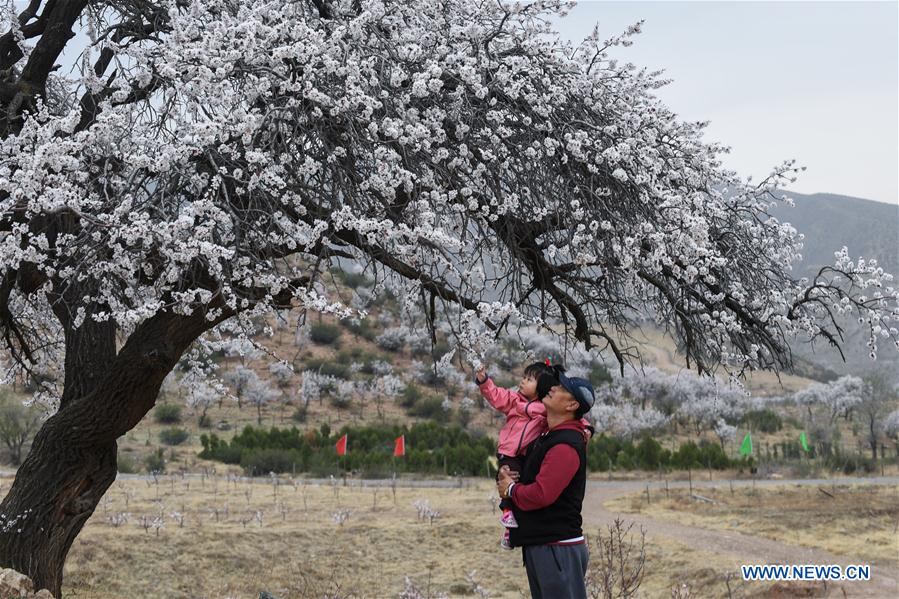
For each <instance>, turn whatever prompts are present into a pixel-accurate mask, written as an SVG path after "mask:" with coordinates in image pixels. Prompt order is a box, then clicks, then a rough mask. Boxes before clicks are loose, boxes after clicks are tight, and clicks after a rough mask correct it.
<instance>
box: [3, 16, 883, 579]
mask: <svg viewBox="0 0 899 599" xmlns="http://www.w3.org/2000/svg"><path fill="white" fill-rule="evenodd" d="M7 6H11V5H7ZM565 7H566V4H564V3H561V2H558V1H555V0H549V1H543V2H537V3H533V4H530V5H525V6H522V5H510V4H507V3H505V2H497V3H492V2H487V3H485V2H480V1H478V0H455V1H453V2H446V1H444V0H439V1H438V0H422V1H419V2H412V3H410V2H399V1H396V0H387V1H378V0H371V1H367V2H359V1H354V0H333V1H330V0H271V1H262V2H253V3H243V2H233V1H231V0H172V1H169V2H157V1H154V0H140V1H137V0H117V1H116V2H108V3H107V2H94V3H88V2H87V0H55V1H54V0H48V1H46V2H44V1H41V0H32V1H31V2H29V3H28V5H27V6H26V7H25V8H24V10H23V11H22V12H21V13H20V14H13V13H12V12H11V11H10V9H9V8H4V9H3V11H4V12H3V16H4V18H5V22H6V23H8V27H7V31H6V33H5V34H4V35H2V36H0V70H2V71H3V72H4V73H5V77H4V78H3V79H2V81H0V101H2V103H3V110H2V111H0V115H2V116H0V145H2V151H0V156H2V162H0V234H2V238H0V264H2V270H0V277H2V278H0V332H2V339H3V347H4V350H5V354H4V355H5V357H6V366H7V368H6V371H7V372H8V378H11V377H30V378H32V379H33V380H34V381H36V382H38V384H39V385H40V389H41V392H40V394H39V397H38V399H39V400H41V401H44V402H46V403H47V404H48V405H50V406H51V407H52V410H53V412H54V413H53V415H52V416H50V417H49V418H48V419H47V420H46V422H45V423H44V425H43V427H42V428H41V430H40V431H39V432H38V434H37V435H36V437H35V439H34V443H33V446H32V449H31V451H30V453H29V454H28V456H27V457H26V458H25V460H24V462H23V464H22V466H21V467H20V469H19V470H18V473H17V475H16V479H15V481H14V483H13V484H12V486H11V488H10V490H9V492H8V494H7V495H6V497H5V499H4V500H3V504H2V507H0V511H2V513H3V514H6V515H7V516H12V515H16V514H24V513H25V512H26V510H30V511H29V517H28V518H27V520H22V523H21V527H20V528H18V529H11V530H3V531H2V532H0V565H3V566H9V567H14V568H16V569H18V570H20V571H22V572H24V573H25V574H27V575H28V576H30V577H31V578H32V579H33V580H34V582H35V584H36V585H37V586H38V587H46V588H48V589H49V590H50V591H51V592H52V593H54V594H58V593H59V590H60V585H61V581H62V571H63V563H64V561H65V557H66V555H67V553H68V550H69V548H70V547H71V544H72V542H73V541H74V539H75V537H76V536H77V534H78V533H79V531H80V530H81V528H82V526H83V525H84V523H85V522H86V521H87V519H88V518H89V517H90V515H91V513H93V510H94V508H95V507H96V505H97V503H98V502H99V501H100V498H101V497H102V496H103V494H104V492H105V491H106V489H107V488H108V487H109V485H110V484H111V483H112V481H113V480H114V478H115V476H116V439H118V438H119V437H121V436H122V435H124V434H125V433H127V432H128V431H129V430H131V429H132V428H133V427H134V426H135V425H136V424H137V423H138V422H139V421H140V420H141V419H142V418H143V417H144V415H145V414H146V413H147V412H148V411H149V410H150V409H151V408H152V407H153V405H154V402H155V400H156V397H157V395H158V393H159V389H160V386H161V384H162V381H163V379H164V378H165V377H166V375H167V374H168V373H169V372H170V371H171V370H172V368H173V367H174V366H175V365H176V364H177V363H178V361H179V359H180V358H181V356H182V354H184V352H185V351H187V350H188V348H190V347H191V345H193V344H195V343H206V342H210V341H211V340H214V338H215V335H216V334H218V333H220V332H221V329H222V327H231V328H232V329H233V330H235V331H239V330H249V329H251V328H252V329H254V330H255V326H254V325H253V322H254V319H257V318H258V317H264V316H265V315H267V314H269V313H270V312H271V311H272V310H287V309H291V308H293V309H306V310H315V311H319V312H332V313H335V314H337V315H338V316H340V317H347V316H350V315H351V314H352V309H350V308H347V307H345V306H343V305H341V304H339V303H333V302H332V301H331V300H329V299H328V298H327V296H326V295H325V294H324V293H323V292H322V290H324V291H327V290H328V289H327V287H325V285H330V284H332V283H331V282H329V280H328V279H326V278H322V277H321V276H320V275H321V273H322V272H324V271H325V270H326V269H327V267H328V266H329V265H330V261H331V259H332V258H335V257H344V258H346V259H349V260H354V261H357V262H359V263H360V264H362V265H364V267H365V272H366V273H367V274H368V275H370V276H371V277H372V278H374V279H375V280H378V279H384V278H385V277H387V276H388V273H390V276H391V277H392V278H393V279H394V280H395V281H397V283H396V284H397V285H398V286H399V287H400V288H401V289H402V291H401V292H400V293H399V294H397V295H396V297H398V298H400V301H401V302H402V303H404V304H410V303H420V304H421V305H422V307H423V309H424V311H425V313H426V314H427V315H428V323H429V325H430V326H431V327H437V326H438V325H440V324H441V323H442V324H443V325H445V326H447V327H448V328H449V330H450V331H451V332H452V333H453V334H455V335H456V336H457V339H458V343H459V344H460V345H462V346H463V347H464V348H466V349H469V350H471V351H473V352H474V353H475V354H476V355H479V354H481V353H482V352H483V351H484V349H485V347H487V346H488V345H489V343H490V342H491V340H492V339H493V336H494V335H496V334H497V332H500V331H503V330H507V329H509V328H510V327H512V328H513V329H514V328H516V327H519V326H521V325H522V324H523V323H532V324H535V325H538V326H542V325H551V324H556V323H557V324H558V326H559V328H561V329H562V330H564V335H565V336H566V337H568V338H571V339H574V340H578V341H579V342H580V343H582V344H583V345H584V346H586V347H588V348H589V347H593V346H596V345H598V346H599V347H600V348H601V349H603V350H607V351H608V352H610V354H611V355H614V356H615V358H616V359H617V360H618V361H619V362H620V363H621V364H624V363H625V362H626V361H627V360H629V359H632V358H635V357H637V354H636V351H635V350H633V349H632V347H631V344H630V343H629V342H628V339H629V337H628V331H629V330H630V329H631V327H632V326H633V325H634V324H635V323H636V322H637V321H638V319H640V318H643V317H644V315H645V314H649V315H651V316H652V317H653V318H654V319H656V320H657V322H659V323H661V324H663V325H664V326H666V327H667V330H668V331H669V332H670V334H672V335H673V336H674V337H675V338H676V339H677V340H678V342H679V343H680V346H681V349H682V351H683V353H684V354H685V355H686V357H687V359H688V361H689V363H690V364H691V365H692V366H695V368H696V369H698V370H699V371H700V372H703V371H706V370H708V369H711V368H713V367H714V366H715V365H716V364H719V363H720V364H723V365H724V367H725V368H728V369H732V370H735V371H737V372H741V371H744V370H746V369H752V368H781V367H784V366H787V365H789V364H790V362H791V354H790V351H789V346H788V343H787V342H788V340H789V339H791V338H792V337H795V336H801V337H805V338H810V339H818V338H823V339H825V340H827V341H829V342H831V343H833V344H834V346H837V347H838V345H839V343H840V341H841V331H840V329H839V327H838V326H837V324H836V319H837V318H838V316H840V315H845V314H848V313H851V314H852V315H853V316H856V317H858V318H860V319H862V321H863V323H864V324H866V325H867V326H868V328H869V329H870V333H871V336H870V339H869V345H870V348H871V353H872V355H873V354H875V352H876V350H877V345H878V343H879V342H880V339H881V338H882V337H884V338H889V339H891V340H892V341H896V338H897V330H896V328H895V326H896V318H897V316H899V314H897V296H896V291H895V290H894V289H892V288H891V287H889V285H890V278H889V276H888V275H886V274H885V273H883V271H882V270H881V269H880V268H879V267H877V265H876V263H875V262H873V261H865V260H853V259H851V258H850V257H849V255H848V252H846V251H845V250H844V251H842V252H839V253H838V255H837V257H836V260H835V263H834V265H833V266H830V267H826V268H823V269H822V270H821V271H820V272H819V273H818V274H817V276H815V277H814V278H812V279H811V280H794V279H793V277H792V275H791V271H790V267H791V265H792V264H793V262H794V261H795V260H796V259H797V258H798V255H799V251H800V248H801V241H800V237H799V236H798V234H797V232H796V231H795V230H794V229H793V228H792V227H790V226H789V225H787V224H784V223H780V222H778V221H777V220H775V219H773V218H771V217H770V216H769V213H768V211H769V208H770V206H771V203H772V202H777V201H779V199H778V198H777V197H775V190H776V189H777V188H778V187H779V186H781V185H783V184H784V183H786V182H787V181H788V180H789V178H790V177H792V176H793V175H794V174H795V172H796V171H797V170H798V169H797V168H796V167H795V166H794V165H793V164H792V163H786V164H784V165H782V166H779V167H777V168H775V169H774V171H773V172H772V173H771V175H770V176H769V177H767V178H766V179H764V180H763V181H761V182H759V183H755V184H750V183H748V182H744V181H742V180H740V179H739V178H738V177H737V176H736V175H735V174H734V173H731V172H728V171H726V170H724V169H723V168H722V166H721V163H720V159H719V154H720V152H721V150H722V148H720V147H719V146H717V145H710V144H707V143H704V142H703V141H702V139H701V134H702V125H700V124H696V123H684V122H680V121H678V120H677V119H676V118H675V115H674V114H672V113H671V111H669V110H668V109H667V108H666V107H665V106H664V105H663V104H662V103H661V102H660V101H659V100H658V99H657V98H655V97H654V95H653V90H654V89H655V88H657V87H659V86H660V85H662V84H663V81H662V80H661V79H659V78H658V76H657V75H656V74H654V73H648V72H646V71H645V70H638V69H635V68H632V67H631V66H630V65H628V64H624V63H619V62H617V61H616V60H613V58H612V57H611V56H610V54H609V51H610V49H611V48H612V47H614V46H618V45H622V44H627V43H629V41H628V37H629V36H630V35H632V34H633V33H636V32H637V31H638V28H637V27H634V28H632V29H631V30H629V31H628V32H627V33H626V34H625V35H624V36H622V37H617V38H613V39H611V40H608V41H603V40H601V39H600V38H599V37H598V36H597V35H596V34H594V35H593V36H591V37H590V38H588V39H587V40H585V41H584V43H582V44H580V45H578V46H576V47H575V46H572V45H570V44H568V43H565V42H562V41H560V40H559V38H558V36H557V35H555V34H554V33H553V32H552V31H551V29H550V27H549V25H548V24H547V23H548V22H549V20H550V17H551V16H552V14H553V13H558V12H564V9H565ZM76 24H79V25H78V26H80V27H83V29H84V31H85V33H86V34H87V36H88V37H89V39H90V43H89V46H88V48H87V49H86V50H85V51H84V54H83V57H82V60H81V61H80V64H81V65H82V68H81V73H80V75H74V76H72V75H66V74H61V73H59V72H58V71H57V70H56V68H55V66H54V65H55V64H56V62H57V60H58V59H59V57H60V54H61V53H62V51H63V50H64V49H66V47H67V45H69V44H70V43H71V40H72V38H73V36H72V32H73V27H75V26H76ZM70 49H71V48H70ZM432 338H433V333H432ZM444 366H445V365H444ZM435 373H438V370H437V369H436V367H435ZM304 384H305V380H304Z"/></svg>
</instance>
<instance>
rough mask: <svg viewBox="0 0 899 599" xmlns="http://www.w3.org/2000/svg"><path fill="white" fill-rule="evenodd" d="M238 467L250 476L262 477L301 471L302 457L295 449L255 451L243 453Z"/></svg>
mask: <svg viewBox="0 0 899 599" xmlns="http://www.w3.org/2000/svg"><path fill="white" fill-rule="evenodd" d="M240 465H241V467H242V468H243V469H244V471H245V472H246V473H247V474H248V475H250V476H264V475H266V474H268V473H269V472H291V471H293V470H296V469H299V470H302V469H303V468H302V466H303V456H302V454H300V452H298V451H297V450H295V449H257V450H255V451H251V452H244V455H243V457H241V459H240ZM298 466H299V468H298Z"/></svg>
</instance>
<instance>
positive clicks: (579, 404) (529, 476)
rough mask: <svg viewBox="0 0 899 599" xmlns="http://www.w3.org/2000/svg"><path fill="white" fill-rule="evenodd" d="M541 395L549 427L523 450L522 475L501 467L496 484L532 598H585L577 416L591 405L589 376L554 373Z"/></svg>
mask: <svg viewBox="0 0 899 599" xmlns="http://www.w3.org/2000/svg"><path fill="white" fill-rule="evenodd" d="M558 378H559V384H558V385H556V386H554V387H553V388H552V389H551V390H550V392H549V395H547V396H546V397H545V398H544V399H543V404H544V405H545V406H546V420H547V426H548V430H547V432H546V433H544V434H543V435H542V436H541V437H539V438H538V439H537V440H536V441H534V443H533V444H532V445H531V447H530V448H529V449H528V452H527V461H526V462H525V465H524V468H523V469H522V471H521V473H520V475H518V474H517V473H514V472H509V471H507V470H503V471H502V472H501V473H500V478H499V481H498V482H497V489H498V490H499V494H500V497H504V498H509V499H511V501H512V505H513V507H512V509H513V512H514V514H515V518H516V520H517V521H518V528H513V529H511V531H510V541H511V543H512V545H513V546H516V547H518V546H520V547H521V548H522V554H523V558H524V565H525V569H526V571H527V575H528V584H529V585H530V587H531V596H532V597H533V598H534V599H569V598H570V599H586V597H587V589H586V586H585V584H584V576H585V574H586V571H587V546H586V544H585V541H584V534H583V530H582V528H581V524H582V521H581V506H582V504H583V501H584V490H585V488H586V483H587V452H586V441H585V431H584V425H583V424H582V423H581V421H580V420H581V417H582V416H583V415H584V414H586V413H587V412H588V411H589V410H590V408H592V407H593V403H594V401H595V395H594V393H593V386H592V385H591V384H590V381H588V380H586V379H582V378H577V377H572V378H568V377H566V376H565V375H564V374H563V373H559V374H558Z"/></svg>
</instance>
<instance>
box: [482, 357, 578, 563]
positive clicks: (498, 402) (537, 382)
mask: <svg viewBox="0 0 899 599" xmlns="http://www.w3.org/2000/svg"><path fill="white" fill-rule="evenodd" d="M564 371H565V369H564V368H562V367H561V366H559V365H556V366H550V365H549V360H547V361H546V363H544V362H534V363H533V364H530V365H529V366H527V367H526V368H525V369H524V373H523V375H522V377H521V381H520V382H519V383H518V390H517V391H515V390H512V389H504V388H502V387H497V386H496V385H495V384H494V383H493V380H492V379H491V378H490V377H488V376H487V372H486V371H485V370H484V367H481V368H480V369H479V370H478V372H477V375H476V382H477V383H478V387H479V388H480V390H481V395H483V396H484V399H486V400H487V402H488V403H489V404H490V405H491V406H493V407H494V408H496V409H497V410H499V411H500V412H502V413H503V414H505V415H506V422H505V424H504V425H503V427H502V429H500V431H499V447H497V454H496V458H497V460H498V461H499V468H500V469H502V468H503V467H504V466H505V467H508V468H509V470H513V471H515V472H521V468H522V461H523V459H522V458H523V457H524V454H525V452H526V450H527V447H528V445H530V444H531V442H532V441H534V440H535V439H536V438H537V437H539V436H540V435H542V434H543V433H545V432H546V407H545V406H544V405H543V404H542V403H541V402H540V401H539V400H541V399H543V397H545V396H546V395H547V394H548V393H549V390H550V389H551V388H552V386H553V385H554V384H558V375H557V372H564ZM585 422H586V421H585ZM591 430H592V427H591ZM500 507H501V508H502V510H503V514H502V516H501V517H500V522H501V523H502V525H503V526H504V527H505V528H506V530H505V531H504V532H503V537H502V540H501V541H500V545H501V546H502V547H503V548H504V549H511V548H512V547H511V545H509V531H508V529H509V528H515V527H517V526H518V523H517V522H516V521H515V516H514V515H513V514H512V505H511V502H510V501H509V500H508V499H504V500H503V501H502V502H501V503H500Z"/></svg>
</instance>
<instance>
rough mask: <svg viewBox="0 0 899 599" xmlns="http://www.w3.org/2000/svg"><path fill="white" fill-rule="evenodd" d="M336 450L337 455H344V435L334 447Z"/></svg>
mask: <svg viewBox="0 0 899 599" xmlns="http://www.w3.org/2000/svg"><path fill="white" fill-rule="evenodd" d="M334 447H336V448H337V455H346V434H344V435H343V436H342V437H341V438H340V439H338V440H337V443H336V444H335V445H334Z"/></svg>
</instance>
